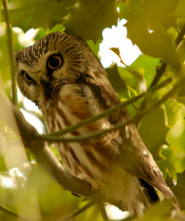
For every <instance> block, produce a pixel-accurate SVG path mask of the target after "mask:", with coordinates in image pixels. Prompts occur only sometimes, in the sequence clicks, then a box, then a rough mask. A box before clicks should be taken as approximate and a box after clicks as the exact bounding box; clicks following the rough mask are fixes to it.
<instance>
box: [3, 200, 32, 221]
mask: <svg viewBox="0 0 185 221" xmlns="http://www.w3.org/2000/svg"><path fill="white" fill-rule="evenodd" d="M0 210H2V211H4V212H6V213H8V214H9V215H11V216H13V217H16V218H19V219H20V220H23V221H31V220H30V219H27V218H25V217H23V216H20V215H18V214H16V213H15V212H13V211H12V210H10V209H8V208H7V207H6V206H4V205H2V204H1V205H0Z"/></svg>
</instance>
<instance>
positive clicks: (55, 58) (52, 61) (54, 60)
mask: <svg viewBox="0 0 185 221" xmlns="http://www.w3.org/2000/svg"><path fill="white" fill-rule="evenodd" d="M47 66H48V68H49V69H51V70H56V69H58V68H60V67H61V66H62V58H61V56H59V55H56V54H55V55H52V56H50V57H49V59H48V63H47Z"/></svg>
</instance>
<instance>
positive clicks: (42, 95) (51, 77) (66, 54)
mask: <svg viewBox="0 0 185 221" xmlns="http://www.w3.org/2000/svg"><path fill="white" fill-rule="evenodd" d="M15 59H16V64H17V70H18V74H17V82H18V86H19V88H20V90H21V92H22V93H23V95H24V96H26V97H28V98H29V99H31V100H32V101H33V102H35V103H36V104H37V105H38V106H39V105H40V104H41V103H43V102H44V101H46V100H49V99H50V98H52V96H54V93H57V91H58V90H59V89H60V88H61V87H62V86H63V85H64V84H73V83H75V81H76V80H77V79H79V78H80V77H81V78H83V77H84V78H87V77H90V78H95V75H96V73H104V70H103V67H102V66H101V64H100V63H99V61H98V59H97V58H96V56H95V55H94V54H93V52H92V51H91V49H90V48H89V46H88V45H87V44H86V42H85V41H84V40H83V39H81V38H79V37H77V36H73V35H69V34H62V33H61V32H55V33H51V34H49V35H47V36H46V37H44V38H42V39H41V40H39V41H38V42H36V43H35V44H34V45H32V46H30V47H27V48H25V49H23V50H20V51H18V52H17V53H16V54H15Z"/></svg>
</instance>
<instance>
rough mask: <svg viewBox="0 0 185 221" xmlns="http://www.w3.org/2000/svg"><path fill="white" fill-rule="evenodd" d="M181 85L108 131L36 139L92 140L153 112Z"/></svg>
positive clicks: (178, 83) (177, 84)
mask: <svg viewBox="0 0 185 221" xmlns="http://www.w3.org/2000/svg"><path fill="white" fill-rule="evenodd" d="M182 80H184V79H182ZM181 83H182V82H181V81H180V80H179V81H178V82H176V84H175V85H174V87H173V88H172V89H171V90H170V91H169V92H168V93H167V94H166V95H164V96H163V97H162V98H161V99H160V100H158V101H157V102H155V103H154V104H152V105H151V106H149V107H146V108H145V109H143V110H141V111H139V112H138V113H137V114H136V115H135V116H134V117H133V118H132V119H131V120H129V121H127V122H125V123H122V122H119V123H117V124H115V125H114V127H111V128H109V129H102V130H98V131H95V132H93V133H89V134H87V135H80V136H75V137H69V138H67V137H65V138H63V137H61V136H48V135H40V134H37V137H38V139H42V140H45V141H49V142H85V141H87V140H89V139H92V138H94V137H97V136H101V135H103V134H106V133H109V132H111V131H113V130H116V129H119V128H122V127H125V126H126V125H128V124H131V123H134V122H136V121H137V120H138V119H140V118H141V117H143V116H144V115H146V114H147V113H148V112H150V111H152V110H154V109H155V108H156V107H158V106H160V105H161V104H163V103H164V102H165V101H166V100H167V99H168V98H169V97H171V96H172V94H173V93H174V91H175V90H176V89H177V88H178V87H179V85H180V84H181Z"/></svg>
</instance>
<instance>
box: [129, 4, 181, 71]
mask: <svg viewBox="0 0 185 221" xmlns="http://www.w3.org/2000/svg"><path fill="white" fill-rule="evenodd" d="M177 2H178V1H177ZM175 6H176V2H175V0H171V1H170V3H168V1H167V0H163V1H160V0H157V1H155V0H152V1H149V0H146V1H144V2H143V3H142V2H141V1H140V0H137V1H129V10H130V14H131V15H130V17H129V20H128V23H127V24H126V27H127V30H128V37H129V38H130V39H131V40H132V42H133V43H135V44H137V45H138V47H139V48H140V50H141V51H142V52H143V53H145V54H147V55H150V56H153V57H157V58H162V59H163V60H165V61H166V62H167V63H169V64H170V65H172V66H173V67H175V68H176V69H178V68H179V66H180V59H179V56H178V54H177V52H176V48H175V43H174V41H173V39H172V38H171V36H170V34H169V33H168V32H167V31H168V28H169V27H170V25H175V24H176V18H175V17H174V16H173V13H172V11H173V9H174V8H173V7H175ZM163 9H164V11H163Z"/></svg>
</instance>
